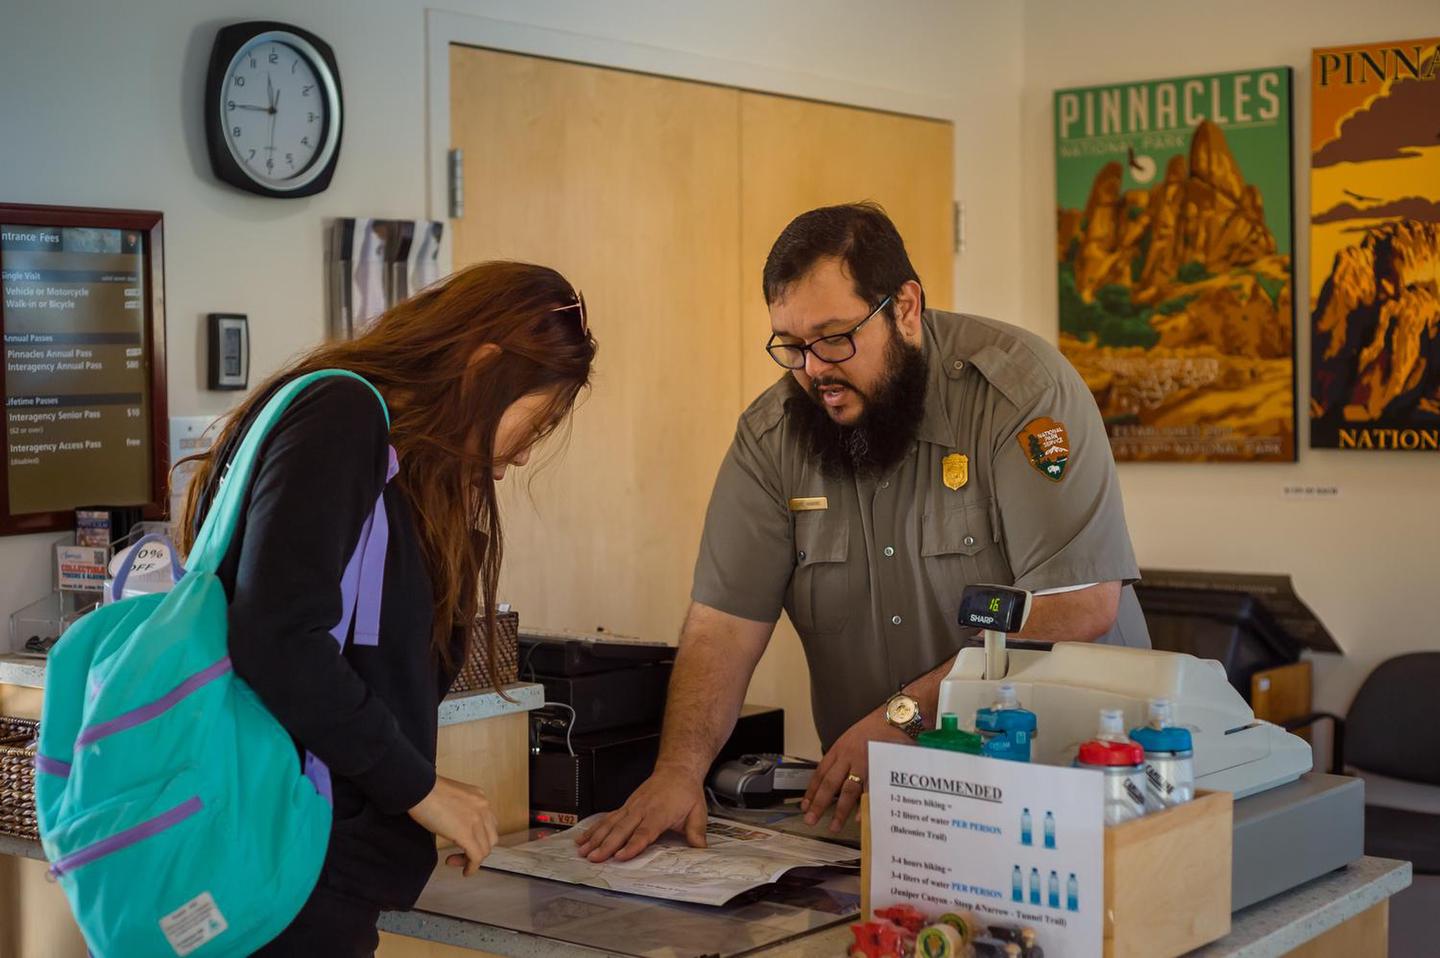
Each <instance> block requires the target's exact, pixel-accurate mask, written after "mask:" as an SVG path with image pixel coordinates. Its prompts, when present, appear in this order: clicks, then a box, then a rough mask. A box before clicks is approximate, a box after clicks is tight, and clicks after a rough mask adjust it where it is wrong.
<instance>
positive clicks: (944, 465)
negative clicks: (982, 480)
mask: <svg viewBox="0 0 1440 958" xmlns="http://www.w3.org/2000/svg"><path fill="white" fill-rule="evenodd" d="M940 478H941V479H942V480H943V481H944V482H945V486H946V488H947V489H959V488H960V487H961V486H963V485H965V483H967V482H969V481H970V457H969V456H966V455H962V454H961V453H958V452H952V453H951V454H950V455H948V456H946V457H945V458H944V459H942V460H940Z"/></svg>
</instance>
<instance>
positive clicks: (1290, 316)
mask: <svg viewBox="0 0 1440 958" xmlns="http://www.w3.org/2000/svg"><path fill="white" fill-rule="evenodd" d="M1054 105H1055V183H1056V201H1057V206H1058V209H1057V220H1058V226H1059V231H1058V235H1057V239H1056V245H1055V257H1056V260H1057V262H1058V265H1059V279H1060V348H1061V350H1062V351H1063V352H1064V353H1065V355H1066V357H1067V358H1069V360H1070V362H1071V363H1073V364H1074V366H1075V368H1076V369H1078V370H1079V371H1080V374H1081V376H1083V377H1084V379H1085V382H1086V383H1087V384H1088V385H1089V387H1090V390H1091V392H1093V393H1094V395H1095V401H1096V403H1097V404H1098V405H1099V406H1100V411H1101V413H1102V415H1103V416H1104V419H1105V424H1106V430H1107V432H1108V433H1109V436H1110V444H1111V447H1112V449H1113V450H1114V453H1115V458H1116V459H1118V460H1131V461H1135V460H1151V461H1171V462H1177V461H1180V462H1194V461H1231V462H1234V461H1245V462H1290V461H1293V460H1294V458H1295V414H1296V411H1295V351H1294V348H1295V317H1294V311H1293V307H1292V303H1293V269H1292V263H1291V251H1292V247H1291V232H1292V225H1291V224H1292V220H1291V217H1292V210H1291V206H1292V194H1291V140H1290V122H1291V114H1290V69H1289V68H1288V67H1273V68H1269V69H1261V70H1246V71H1242V72H1237V73H1217V74H1209V75H1205V76H1191V77H1177V78H1174V79H1168V80H1151V81H1145V82H1138V83H1118V84H1110V85H1107V86H1099V87H1087V88H1082V89H1072V90H1059V91H1057V92H1056V94H1055V104H1054Z"/></svg>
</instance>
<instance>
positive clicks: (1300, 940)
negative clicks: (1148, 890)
mask: <svg viewBox="0 0 1440 958" xmlns="http://www.w3.org/2000/svg"><path fill="white" fill-rule="evenodd" d="M0 854H5V855H23V856H25V857H27V858H44V855H43V854H42V853H41V851H40V845H39V843H38V842H32V841H24V840H22V839H18V838H11V837H9V836H6V835H0ZM1410 880H1411V868H1410V863H1409V862H1401V861H1394V860H1392V859H1388V858H1370V857H1366V858H1362V859H1360V860H1359V861H1357V862H1355V863H1354V864H1353V865H1350V866H1349V867H1348V868H1344V869H1341V870H1340V871H1337V872H1332V873H1330V874H1329V875H1325V876H1323V877H1321V878H1317V879H1315V880H1314V881H1312V882H1307V883H1306V884H1304V885H1301V886H1300V887H1299V888H1295V889H1292V890H1290V891H1288V892H1285V893H1284V894H1282V895H1276V896H1275V897H1274V898H1271V899H1270V900H1269V901H1263V902H1261V903H1260V904H1258V905H1251V906H1250V907H1249V908H1245V909H1242V910H1241V911H1238V912H1236V913H1235V916H1234V918H1233V920H1232V922H1231V927H1230V934H1228V935H1226V936H1225V937H1224V938H1222V939H1220V940H1219V941H1217V942H1214V943H1213V944H1210V945H1206V946H1205V947H1204V948H1198V949H1196V950H1195V951H1192V952H1190V953H1189V954H1188V955H1187V956H1186V958H1278V956H1281V955H1284V954H1285V953H1287V952H1289V951H1292V950H1294V949H1295V948H1298V947H1300V946H1301V945H1303V944H1305V943H1306V942H1307V941H1311V940H1312V939H1315V938H1318V937H1319V936H1320V935H1322V934H1324V933H1325V932H1327V931H1329V930H1330V929H1332V928H1334V927H1336V926H1338V925H1340V924H1341V923H1343V922H1346V921H1348V920H1350V919H1351V918H1354V917H1355V916H1356V915H1359V914H1360V913H1361V912H1363V911H1365V910H1366V909H1368V908H1371V907H1373V906H1375V905H1378V904H1379V903H1380V902H1382V901H1384V900H1386V899H1387V898H1389V897H1390V896H1391V895H1394V894H1397V893H1398V892H1401V891H1403V890H1404V889H1406V888H1408V887H1409V885H1410ZM847 925H848V923H846V924H842V925H839V926H837V927H834V928H828V929H825V930H824V931H819V932H815V933H814V934H811V935H807V936H805V937H804V938H801V939H798V940H795V941H791V942H787V943H784V944H780V945H774V946H772V947H770V948H766V949H762V950H760V951H757V952H755V953H754V954H755V955H757V956H763V958H831V956H834V955H843V954H844V953H845V949H846V948H847V947H848V945H849V944H850V942H851V941H853V938H852V937H851V935H850V931H849V928H848V927H847ZM380 928H381V930H383V931H389V932H394V933H396V934H400V935H408V936H410V937H412V938H423V939H425V940H427V941H437V942H443V943H445V944H449V945H457V946H459V947H461V948H474V949H479V950H482V951H488V952H491V953H493V954H495V955H503V956H507V958H532V956H533V958H546V956H552V955H559V954H565V955H575V956H577V958H593V956H605V958H617V953H615V952H609V951H599V950H596V949H593V948H582V947H579V946H576V945H561V944H559V943H557V942H555V941H551V940H549V939H545V938H540V937H537V936H533V935H522V934H518V933H516V932H513V931H507V930H505V929H502V928H495V927H493V926H490V925H482V924H479V923H477V922H473V921H466V920H464V919H461V918H450V917H447V916H445V915H432V914H429V913H427V912H422V911H408V912H385V913H383V914H382V915H381V916H380Z"/></svg>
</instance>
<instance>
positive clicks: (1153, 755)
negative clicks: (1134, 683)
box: [1130, 699, 1195, 812]
mask: <svg viewBox="0 0 1440 958" xmlns="http://www.w3.org/2000/svg"><path fill="white" fill-rule="evenodd" d="M1130 737H1131V738H1133V739H1134V740H1135V741H1137V742H1139V743H1140V745H1141V747H1142V748H1144V749H1145V808H1146V810H1147V811H1152V812H1157V811H1160V810H1161V809H1165V808H1170V807H1172V806H1174V805H1183V804H1184V803H1186V802H1188V801H1190V800H1191V799H1192V798H1194V797H1195V746H1194V743H1193V741H1192V740H1191V737H1190V730H1189V729H1187V728H1180V727H1179V726H1177V725H1176V724H1175V706H1174V704H1173V703H1172V702H1171V701H1170V700H1169V699H1151V700H1150V715H1149V721H1148V722H1146V724H1144V725H1142V726H1140V727H1139V728H1134V729H1131V730H1130Z"/></svg>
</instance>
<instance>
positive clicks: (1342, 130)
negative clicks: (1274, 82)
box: [1310, 38, 1440, 451]
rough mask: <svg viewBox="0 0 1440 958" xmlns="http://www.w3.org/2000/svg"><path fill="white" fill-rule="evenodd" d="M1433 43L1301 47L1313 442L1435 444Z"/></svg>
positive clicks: (1438, 395)
mask: <svg viewBox="0 0 1440 958" xmlns="http://www.w3.org/2000/svg"><path fill="white" fill-rule="evenodd" d="M1437 43H1440V40H1437V39H1436V38H1430V39H1425V40H1404V41H1398V42H1394V43H1378V44H1366V45H1363V46H1353V47H1337V48H1330V49H1322V50H1315V51H1314V53H1313V55H1312V63H1311V67H1312V69H1311V76H1312V80H1311V82H1312V98H1311V102H1312V108H1313V111H1314V112H1313V117H1312V124H1311V148H1310V154H1311V155H1310V165H1311V174H1310V191H1311V198H1310V211H1311V212H1310V322H1311V330H1312V333H1311V364H1310V365H1311V387H1310V444H1311V445H1312V446H1316V447H1322V448H1335V447H1338V448H1341V449H1404V450H1427V451H1436V450H1437V449H1440V48H1437Z"/></svg>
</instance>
